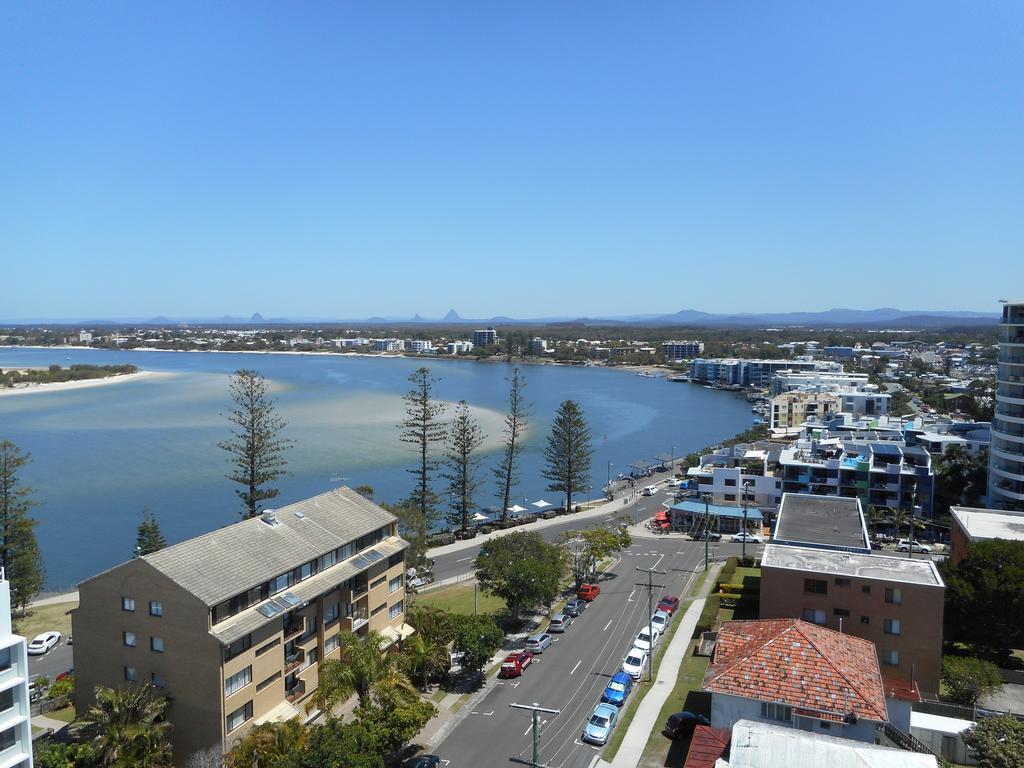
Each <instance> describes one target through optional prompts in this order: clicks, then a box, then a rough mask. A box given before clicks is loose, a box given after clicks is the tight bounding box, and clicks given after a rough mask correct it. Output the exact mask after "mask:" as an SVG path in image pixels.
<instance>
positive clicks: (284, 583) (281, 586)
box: [270, 571, 292, 595]
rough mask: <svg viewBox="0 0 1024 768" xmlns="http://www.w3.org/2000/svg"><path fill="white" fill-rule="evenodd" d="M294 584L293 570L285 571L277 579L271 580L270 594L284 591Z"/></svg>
mask: <svg viewBox="0 0 1024 768" xmlns="http://www.w3.org/2000/svg"><path fill="white" fill-rule="evenodd" d="M291 585H292V572H291V571H289V572H288V573H283V574H281V575H280V576H278V577H277V578H276V579H271V580H270V594H272V595H276V594H277V593H278V592H283V591H284V590H286V589H288V587H290V586H291Z"/></svg>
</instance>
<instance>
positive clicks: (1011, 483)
mask: <svg viewBox="0 0 1024 768" xmlns="http://www.w3.org/2000/svg"><path fill="white" fill-rule="evenodd" d="M997 362H998V365H997V373H996V376H997V381H996V411H995V416H994V418H993V419H992V446H991V450H990V453H989V467H988V468H989V472H988V499H989V505H990V506H992V507H995V508H997V509H1009V510H1017V511H1024V300H1021V301H1004V302H1003V317H1002V327H1001V328H1000V331H999V357H998V361H997Z"/></svg>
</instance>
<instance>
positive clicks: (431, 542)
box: [427, 533, 455, 547]
mask: <svg viewBox="0 0 1024 768" xmlns="http://www.w3.org/2000/svg"><path fill="white" fill-rule="evenodd" d="M454 543H455V534H454V533H435V534H434V535H433V536H431V537H430V538H429V539H427V546H428V547H443V546H445V545H446V544H454Z"/></svg>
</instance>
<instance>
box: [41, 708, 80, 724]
mask: <svg viewBox="0 0 1024 768" xmlns="http://www.w3.org/2000/svg"><path fill="white" fill-rule="evenodd" d="M46 716H47V717H52V718H53V719H54V720H63V721H64V722H65V723H70V722H71V721H72V720H74V719H75V708H74V706H70V707H64V708H63V709H55V710H53V711H52V712H47V713H46Z"/></svg>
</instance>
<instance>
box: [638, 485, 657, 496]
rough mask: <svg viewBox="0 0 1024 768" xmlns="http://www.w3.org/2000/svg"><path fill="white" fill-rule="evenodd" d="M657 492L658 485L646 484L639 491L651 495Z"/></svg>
mask: <svg viewBox="0 0 1024 768" xmlns="http://www.w3.org/2000/svg"><path fill="white" fill-rule="evenodd" d="M657 492H658V486H656V485H648V486H646V487H645V488H644V489H643V490H642V491H641V492H640V493H641V494H642V495H644V496H653V495H654V494H656V493H657Z"/></svg>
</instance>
